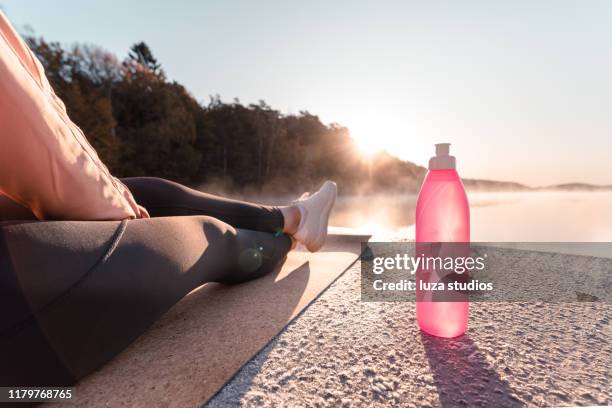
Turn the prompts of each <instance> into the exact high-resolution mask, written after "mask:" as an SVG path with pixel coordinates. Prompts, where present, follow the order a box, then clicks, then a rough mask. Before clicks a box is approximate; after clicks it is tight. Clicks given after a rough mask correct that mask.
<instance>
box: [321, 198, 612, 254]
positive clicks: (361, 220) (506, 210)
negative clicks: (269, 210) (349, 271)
mask: <svg viewBox="0 0 612 408" xmlns="http://www.w3.org/2000/svg"><path fill="white" fill-rule="evenodd" d="M468 196H469V201H470V208H471V229H472V234H471V235H472V240H473V241H489V242H490V241H500V242H502V241H506V242H513V241H531V242H533V241H550V242H566V241H570V242H574V241H595V242H597V241H602V242H603V241H605V242H611V241H612V192H533V193H471V194H468ZM416 198H417V197H416V195H414V194H406V195H388V196H384V195H375V196H360V197H342V198H339V199H338V203H337V205H336V208H335V209H334V212H333V214H332V219H331V224H332V225H337V226H341V227H349V228H354V229H357V230H360V231H364V232H369V233H372V234H374V238H375V239H377V240H407V239H413V238H414V226H413V224H414V217H415V207H416Z"/></svg>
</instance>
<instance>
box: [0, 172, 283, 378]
mask: <svg viewBox="0 0 612 408" xmlns="http://www.w3.org/2000/svg"><path fill="white" fill-rule="evenodd" d="M123 181H124V182H125V184H126V185H127V186H128V187H129V189H130V190H131V191H132V193H133V194H134V197H135V198H136V201H138V202H139V203H140V204H141V205H143V206H144V207H146V208H147V209H148V210H149V213H150V214H151V216H152V218H151V219H143V220H131V221H103V222H99V221H97V222H96V221H49V222H40V221H3V222H0V386H28V385H30V386H45V385H48V386H51V385H56V386H59V385H69V384H72V383H74V382H75V381H76V380H78V379H80V378H81V377H83V376H84V375H86V374H88V373H90V372H91V371H92V370H94V369H96V368H97V367H99V366H100V365H102V364H104V363H105V362H107V361H108V360H109V359H111V358H112V357H113V356H114V355H116V354H117V353H119V352H120V351H121V350H123V349H124V348H125V347H126V346H128V345H129V344H130V343H131V342H132V341H134V340H135V339H136V338H137V337H138V336H139V335H140V334H142V333H143V332H144V331H145V330H146V329H147V328H148V327H150V326H151V324H152V323H153V322H155V321H156V320H157V319H158V318H159V317H160V316H161V315H162V314H163V313H165V312H166V311H167V310H168V309H169V308H170V307H172V305H174V304H175V303H176V302H177V301H179V300H180V299H181V298H182V297H183V296H185V295H186V294H187V293H189V292H190V291H191V290H193V289H195V288H197V287H198V286H200V285H202V284H204V283H205V282H221V283H227V284H235V283H240V282H244V281H247V280H250V279H254V278H257V277H260V276H262V275H264V274H266V273H269V272H270V271H272V270H274V269H275V268H277V267H278V266H279V265H280V263H281V262H280V261H281V260H282V259H283V258H284V257H285V256H286V254H287V252H288V251H289V249H290V247H291V240H290V238H289V237H288V236H287V235H285V234H283V233H282V232H281V231H282V228H283V216H282V214H281V212H280V210H279V209H278V208H276V207H268V206H262V205H257V204H252V203H246V202H241V201H237V200H229V199H225V198H221V197H217V196H213V195H209V194H204V193H201V192H198V191H195V190H192V189H189V188H187V187H184V186H182V185H180V184H176V183H173V182H170V181H167V180H162V179H156V178H129V179H125V180H123ZM0 210H1V208H0ZM167 216H171V217H167ZM213 217H214V218H213Z"/></svg>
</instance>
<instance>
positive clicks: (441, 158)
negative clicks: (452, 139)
mask: <svg viewBox="0 0 612 408" xmlns="http://www.w3.org/2000/svg"><path fill="white" fill-rule="evenodd" d="M449 150H450V143H437V144H436V155H435V156H434V157H432V158H431V159H429V170H444V169H453V170H454V169H455V167H456V161H455V157H454V156H450V155H449V154H448V153H449Z"/></svg>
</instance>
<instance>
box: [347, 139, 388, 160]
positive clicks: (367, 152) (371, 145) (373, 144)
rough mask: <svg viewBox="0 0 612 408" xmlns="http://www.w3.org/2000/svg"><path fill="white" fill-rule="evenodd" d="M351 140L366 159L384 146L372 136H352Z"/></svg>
mask: <svg viewBox="0 0 612 408" xmlns="http://www.w3.org/2000/svg"><path fill="white" fill-rule="evenodd" d="M353 140H354V141H355V144H356V145H357V150H358V151H359V153H360V154H361V155H362V156H363V157H364V158H366V159H368V158H371V157H372V156H374V155H375V154H376V153H379V152H381V151H382V150H384V148H383V147H382V146H381V145H380V144H379V143H378V142H377V141H376V139H375V138H373V137H367V136H353Z"/></svg>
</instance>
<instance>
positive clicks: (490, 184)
mask: <svg viewBox="0 0 612 408" xmlns="http://www.w3.org/2000/svg"><path fill="white" fill-rule="evenodd" d="M463 185H464V186H465V188H466V190H468V191H483V192H512V191H533V192H538V191H543V192H544V191H612V185H595V184H589V183H563V184H553V185H549V186H540V187H529V186H526V185H524V184H521V183H516V182H511V181H495V180H480V179H463Z"/></svg>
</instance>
